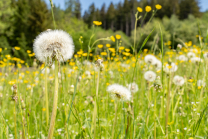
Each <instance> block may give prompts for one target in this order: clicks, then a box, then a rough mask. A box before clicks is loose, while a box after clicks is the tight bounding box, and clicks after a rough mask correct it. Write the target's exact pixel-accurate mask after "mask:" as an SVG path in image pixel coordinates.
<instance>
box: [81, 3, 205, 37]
mask: <svg viewBox="0 0 208 139" xmlns="http://www.w3.org/2000/svg"><path fill="white" fill-rule="evenodd" d="M156 4H160V5H161V6H162V7H163V8H162V9H161V10H159V11H157V13H156V15H155V17H158V18H160V19H162V18H163V17H168V18H170V17H171V15H173V14H174V15H176V16H178V17H179V19H181V20H184V19H187V18H188V15H189V14H192V15H194V16H195V17H200V16H201V15H202V13H201V12H200V8H199V1H198V0H140V1H138V0H124V2H119V3H118V4H113V3H112V2H111V4H110V5H109V6H108V7H106V5H105V3H104V4H103V5H102V8H101V9H98V8H96V7H95V5H94V3H92V4H91V6H90V7H89V9H88V10H87V11H85V13H84V16H83V19H84V21H85V23H86V24H87V25H88V27H90V26H92V21H94V20H98V21H102V23H103V25H102V28H103V29H111V30H113V31H116V30H121V31H123V32H125V34H126V35H128V36H130V35H131V31H132V30H133V29H134V28H135V13H136V11H137V7H141V8H142V9H143V13H142V14H141V16H142V17H144V16H145V11H144V9H145V7H146V6H147V5H149V6H151V7H153V9H155V5H156ZM150 17H151V14H150V13H149V14H148V15H147V17H146V19H145V21H144V24H145V22H147V21H148V20H149V19H150ZM139 23H140V24H141V20H140V21H139ZM140 24H138V26H140Z"/></svg>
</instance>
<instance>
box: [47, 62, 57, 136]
mask: <svg viewBox="0 0 208 139" xmlns="http://www.w3.org/2000/svg"><path fill="white" fill-rule="evenodd" d="M57 104H58V61H57V60H55V92H54V99H53V110H52V115H51V122H50V128H49V131H48V139H52V138H53V130H54V126H55V120H56V111H57Z"/></svg>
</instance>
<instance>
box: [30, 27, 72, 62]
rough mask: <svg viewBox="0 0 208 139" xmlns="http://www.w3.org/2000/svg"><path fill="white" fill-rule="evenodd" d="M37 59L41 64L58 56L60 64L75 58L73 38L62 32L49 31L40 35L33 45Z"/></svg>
mask: <svg viewBox="0 0 208 139" xmlns="http://www.w3.org/2000/svg"><path fill="white" fill-rule="evenodd" d="M33 50H34V52H35V56H36V58H37V59H38V60H39V61H41V62H46V60H47V59H48V58H49V60H51V59H52V58H53V57H55V56H56V58H57V60H58V61H59V62H63V61H66V60H68V59H70V58H71V57H72V56H73V53H74V43H73V40H72V38H71V36H70V35H69V34H68V33H66V32H65V31H62V30H48V31H44V32H42V33H40V34H39V35H38V36H37V37H36V39H35V41H34V44H33Z"/></svg>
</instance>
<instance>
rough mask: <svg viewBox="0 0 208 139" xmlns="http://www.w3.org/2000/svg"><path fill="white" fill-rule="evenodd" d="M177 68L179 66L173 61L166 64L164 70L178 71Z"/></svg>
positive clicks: (168, 71)
mask: <svg viewBox="0 0 208 139" xmlns="http://www.w3.org/2000/svg"><path fill="white" fill-rule="evenodd" d="M177 69H178V66H177V65H176V64H175V63H171V64H166V65H165V68H164V71H165V72H167V73H170V72H176V71H177Z"/></svg>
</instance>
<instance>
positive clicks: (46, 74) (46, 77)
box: [45, 67, 49, 127]
mask: <svg viewBox="0 0 208 139" xmlns="http://www.w3.org/2000/svg"><path fill="white" fill-rule="evenodd" d="M47 83H48V73H47V67H46V68H45V107H46V127H48V119H49V109H48V85H47Z"/></svg>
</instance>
